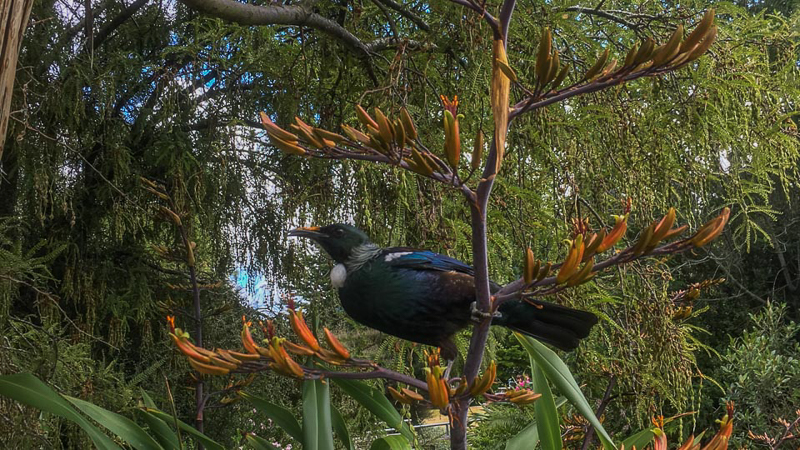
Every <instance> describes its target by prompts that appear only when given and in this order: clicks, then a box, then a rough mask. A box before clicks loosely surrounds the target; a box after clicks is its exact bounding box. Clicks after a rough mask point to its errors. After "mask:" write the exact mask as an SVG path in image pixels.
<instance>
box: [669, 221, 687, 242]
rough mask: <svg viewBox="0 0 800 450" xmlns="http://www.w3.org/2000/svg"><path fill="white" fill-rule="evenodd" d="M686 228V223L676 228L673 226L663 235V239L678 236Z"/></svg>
mask: <svg viewBox="0 0 800 450" xmlns="http://www.w3.org/2000/svg"><path fill="white" fill-rule="evenodd" d="M687 228H689V226H688V225H682V226H680V227H678V228H673V229H671V230H669V231H668V232H667V234H666V235H665V236H664V240H667V239H672V238H674V237H675V236H678V235H679V234H681V233H683V232H684V231H686V229H687Z"/></svg>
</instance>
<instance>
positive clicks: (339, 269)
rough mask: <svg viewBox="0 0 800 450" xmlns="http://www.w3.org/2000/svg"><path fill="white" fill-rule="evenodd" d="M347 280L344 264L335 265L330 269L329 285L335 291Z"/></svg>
mask: <svg viewBox="0 0 800 450" xmlns="http://www.w3.org/2000/svg"><path fill="white" fill-rule="evenodd" d="M346 279H347V267H345V266H344V264H337V265H335V266H333V269H331V284H332V285H333V287H335V288H336V289H339V288H341V287H342V286H344V281H345V280H346Z"/></svg>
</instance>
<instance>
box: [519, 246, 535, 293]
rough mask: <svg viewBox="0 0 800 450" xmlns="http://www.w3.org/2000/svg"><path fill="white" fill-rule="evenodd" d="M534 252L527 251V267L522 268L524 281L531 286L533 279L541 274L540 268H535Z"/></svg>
mask: <svg viewBox="0 0 800 450" xmlns="http://www.w3.org/2000/svg"><path fill="white" fill-rule="evenodd" d="M534 262H535V261H534V259H533V250H531V249H530V248H528V249H526V250H525V265H524V267H523V268H522V279H523V280H524V281H525V284H526V285H528V284H531V283H532V282H533V277H534V276H536V275H538V274H539V267H538V266H537V267H534Z"/></svg>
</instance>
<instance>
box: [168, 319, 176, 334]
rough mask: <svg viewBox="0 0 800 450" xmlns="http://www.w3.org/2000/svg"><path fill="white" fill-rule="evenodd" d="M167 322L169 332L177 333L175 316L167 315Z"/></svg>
mask: <svg viewBox="0 0 800 450" xmlns="http://www.w3.org/2000/svg"><path fill="white" fill-rule="evenodd" d="M167 323H168V324H169V332H170V333H175V316H167Z"/></svg>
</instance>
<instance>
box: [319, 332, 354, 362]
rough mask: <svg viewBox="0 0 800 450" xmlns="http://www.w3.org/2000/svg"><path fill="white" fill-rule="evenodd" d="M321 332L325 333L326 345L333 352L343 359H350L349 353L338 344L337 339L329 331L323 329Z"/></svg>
mask: <svg viewBox="0 0 800 450" xmlns="http://www.w3.org/2000/svg"><path fill="white" fill-rule="evenodd" d="M323 331H325V340H326V341H328V345H329V346H330V347H331V348H332V349H333V351H334V352H336V354H337V355H339V356H341V357H342V358H344V359H350V352H349V351H348V350H347V348H346V347H345V346H344V345H342V343H341V342H339V339H337V338H336V336H334V335H333V333H331V331H330V330H329V329H327V328H323Z"/></svg>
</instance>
